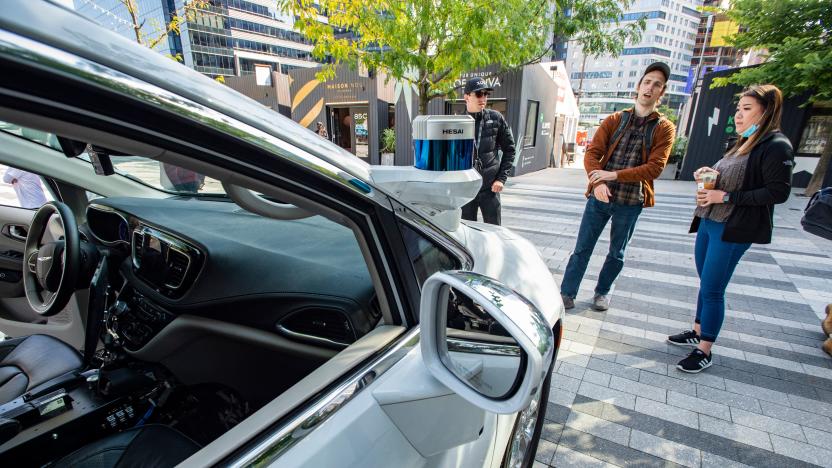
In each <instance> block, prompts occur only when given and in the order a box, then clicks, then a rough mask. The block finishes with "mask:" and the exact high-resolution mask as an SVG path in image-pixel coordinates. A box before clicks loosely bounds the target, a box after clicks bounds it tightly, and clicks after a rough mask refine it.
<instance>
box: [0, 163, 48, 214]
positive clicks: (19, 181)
mask: <svg viewBox="0 0 832 468" xmlns="http://www.w3.org/2000/svg"><path fill="white" fill-rule="evenodd" d="M3 182H5V183H7V184H11V186H12V187H13V188H14V192H15V194H17V200H18V201H19V202H20V207H21V208H29V209H33V208H40V207H41V206H43V204H44V203H46V194H45V193H44V192H43V185H41V181H40V176H39V175H37V174H32V173H31V172H26V171H24V170H21V169H17V168H14V167H9V168H8V169H6V172H5V174H3Z"/></svg>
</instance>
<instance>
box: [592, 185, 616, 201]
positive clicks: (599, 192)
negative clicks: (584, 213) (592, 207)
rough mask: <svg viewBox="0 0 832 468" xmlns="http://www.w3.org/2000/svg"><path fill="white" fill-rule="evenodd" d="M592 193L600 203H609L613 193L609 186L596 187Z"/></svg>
mask: <svg viewBox="0 0 832 468" xmlns="http://www.w3.org/2000/svg"><path fill="white" fill-rule="evenodd" d="M592 193H593V194H594V195H595V198H596V199H598V201H600V202H603V203H609V202H610V197H611V196H612V192H610V188H609V187H607V184H598V185H596V186H595V188H594V189H592Z"/></svg>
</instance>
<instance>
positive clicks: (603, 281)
mask: <svg viewBox="0 0 832 468" xmlns="http://www.w3.org/2000/svg"><path fill="white" fill-rule="evenodd" d="M641 209H642V206H641V205H622V204H619V203H604V202H601V201H598V200H597V199H596V198H595V197H589V200H587V201H586V208H585V209H584V216H583V218H581V227H580V229H579V230H578V240H577V241H576V242H575V251H574V252H572V256H570V257H569V263H568V264H567V265H566V272H565V273H564V275H563V282H562V283H561V285H560V292H561V294H563V295H565V296H569V297H572V298H574V297H575V296H577V295H578V288H579V287H580V285H581V280H582V279H583V277H584V273H585V272H586V266H587V265H588V264H589V257H590V256H591V255H592V251H593V250H594V249H595V244H596V243H597V242H598V237H599V236H600V235H601V232H602V231H603V230H604V227H605V226H606V225H607V221H609V220H610V218H612V223H611V226H610V251H609V252H608V253H607V259H606V261H604V266H603V267H602V268H601V273H599V274H598V284H597V285H596V286H595V294H607V293H609V292H610V289H611V288H612V283H613V282H614V281H615V278H617V277H618V274H619V273H621V269H622V268H624V249H626V248H627V243H628V242H630V238H631V237H633V231H635V229H636V221H638V216H639V215H640V214H641Z"/></svg>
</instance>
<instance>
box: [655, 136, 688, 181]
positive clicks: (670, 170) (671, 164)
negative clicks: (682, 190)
mask: <svg viewBox="0 0 832 468" xmlns="http://www.w3.org/2000/svg"><path fill="white" fill-rule="evenodd" d="M687 149H688V139H687V138H685V137H678V138H676V140H674V141H673V146H672V147H671V148H670V157H669V158H668V159H667V165H666V166H665V167H664V170H663V171H662V173H661V175H660V176H659V179H675V178H676V173H677V172H678V170H679V166H680V165H681V164H682V159H683V158H684V157H685V152H686V151H687Z"/></svg>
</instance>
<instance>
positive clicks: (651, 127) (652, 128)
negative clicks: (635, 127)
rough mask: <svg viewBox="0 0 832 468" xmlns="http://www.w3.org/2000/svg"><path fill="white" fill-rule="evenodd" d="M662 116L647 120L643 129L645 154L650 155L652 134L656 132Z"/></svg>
mask: <svg viewBox="0 0 832 468" xmlns="http://www.w3.org/2000/svg"><path fill="white" fill-rule="evenodd" d="M663 118H664V117H659V118H658V119H656V120H651V121H650V122H647V128H646V129H645V130H644V141H645V148H644V149H645V150H647V156H648V157H650V147H652V146H653V134H654V133H656V127H657V126H658V125H659V122H661V121H662V119H663Z"/></svg>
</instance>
